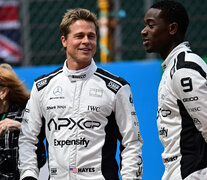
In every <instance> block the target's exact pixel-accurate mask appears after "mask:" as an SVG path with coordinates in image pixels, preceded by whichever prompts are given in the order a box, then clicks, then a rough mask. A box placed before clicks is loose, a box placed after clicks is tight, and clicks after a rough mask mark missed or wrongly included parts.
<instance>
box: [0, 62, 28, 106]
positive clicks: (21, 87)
mask: <svg viewBox="0 0 207 180" xmlns="http://www.w3.org/2000/svg"><path fill="white" fill-rule="evenodd" d="M0 86H2V87H7V88H9V93H8V94H7V96H6V97H5V100H6V101H8V103H9V105H17V106H19V107H22V108H24V107H25V106H26V103H27V101H28V99H29V96H30V93H29V91H27V90H26V85H25V84H24V82H23V81H21V80H20V79H19V78H18V76H17V74H16V73H15V72H14V70H13V69H12V67H11V66H10V65H9V64H6V63H3V64H0Z"/></svg>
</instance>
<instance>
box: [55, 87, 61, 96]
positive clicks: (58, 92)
mask: <svg viewBox="0 0 207 180" xmlns="http://www.w3.org/2000/svg"><path fill="white" fill-rule="evenodd" d="M62 91H63V90H62V88H61V87H60V86H57V87H56V88H55V89H54V90H53V94H54V95H55V96H59V95H61V94H62Z"/></svg>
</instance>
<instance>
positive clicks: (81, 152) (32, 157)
mask: <svg viewBox="0 0 207 180" xmlns="http://www.w3.org/2000/svg"><path fill="white" fill-rule="evenodd" d="M42 117H43V118H44V119H45V121H41V119H42ZM43 123H45V132H46V139H47V143H48V160H49V174H50V180H104V179H106V180H118V179H119V178H118V165H117V162H116V158H115V155H116V149H117V139H119V140H120V142H121V146H120V151H121V158H120V159H121V172H120V173H121V178H122V180H132V179H133V180H136V179H137V180H138V179H141V178H142V138H141V136H140V131H139V124H138V119H137V116H136V113H135V109H134V105H133V101H132V94H131V90H130V86H129V84H128V83H127V82H126V81H125V80H123V79H122V78H119V77H117V76H114V75H112V74H110V73H108V72H106V71H104V70H102V69H100V68H97V66H96V65H95V63H94V61H93V60H92V63H91V65H90V66H89V67H88V68H86V69H85V70H83V71H81V72H76V73H74V72H73V73H72V72H71V71H69V70H68V68H67V66H66V62H65V64H64V66H63V68H59V69H58V70H56V71H54V72H52V73H50V74H48V75H44V76H41V77H40V78H38V79H37V80H35V83H34V86H33V88H32V91H31V97H30V99H29V101H28V104H27V106H26V113H25V115H24V118H23V122H22V132H21V134H20V138H19V148H20V149H19V153H20V166H19V168H20V172H21V179H23V178H25V177H28V176H31V177H34V178H36V179H37V178H38V174H39V171H38V168H37V162H36V154H35V148H36V147H35V146H34V144H36V143H37V142H38V138H37V136H38V134H39V132H40V128H41V127H42V126H43Z"/></svg>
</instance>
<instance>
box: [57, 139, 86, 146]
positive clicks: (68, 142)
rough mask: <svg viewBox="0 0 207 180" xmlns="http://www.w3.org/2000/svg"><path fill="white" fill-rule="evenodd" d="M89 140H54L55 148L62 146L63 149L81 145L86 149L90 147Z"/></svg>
mask: <svg viewBox="0 0 207 180" xmlns="http://www.w3.org/2000/svg"><path fill="white" fill-rule="evenodd" d="M89 142H90V141H89V140H86V138H80V139H72V140H70V139H66V140H64V139H62V140H57V139H54V146H60V147H61V148H62V147H63V146H71V145H81V146H84V147H88V144H89Z"/></svg>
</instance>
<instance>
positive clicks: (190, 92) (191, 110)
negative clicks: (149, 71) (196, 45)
mask: <svg viewBox="0 0 207 180" xmlns="http://www.w3.org/2000/svg"><path fill="white" fill-rule="evenodd" d="M205 66H206V65H204V66H203V67H205ZM174 76H175V77H173V87H174V91H175V92H176V96H178V98H179V99H180V101H181V102H182V103H183V105H184V107H185V109H186V111H187V112H188V114H189V115H190V117H191V118H192V120H193V122H194V124H195V126H196V128H197V129H198V131H200V132H201V134H202V136H203V138H204V139H205V141H206V142H207V111H206V108H207V80H206V78H204V77H203V76H202V75H201V74H200V73H199V71H196V70H193V69H187V68H183V69H180V70H178V71H177V72H176V74H175V75H174Z"/></svg>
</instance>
